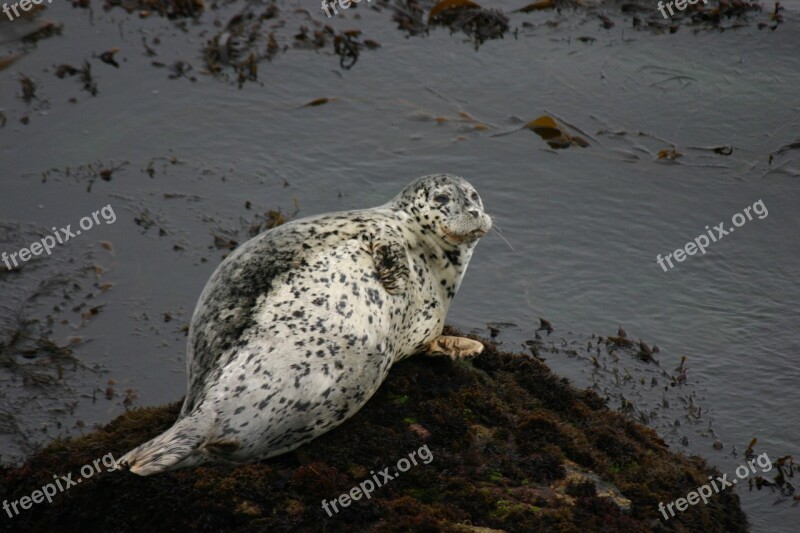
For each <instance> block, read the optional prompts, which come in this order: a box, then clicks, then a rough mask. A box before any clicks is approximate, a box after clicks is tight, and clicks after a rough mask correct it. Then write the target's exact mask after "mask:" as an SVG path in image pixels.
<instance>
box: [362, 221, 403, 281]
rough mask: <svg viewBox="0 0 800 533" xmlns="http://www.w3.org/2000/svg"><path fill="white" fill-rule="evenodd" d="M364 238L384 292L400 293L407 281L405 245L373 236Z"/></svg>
mask: <svg viewBox="0 0 800 533" xmlns="http://www.w3.org/2000/svg"><path fill="white" fill-rule="evenodd" d="M364 240H365V241H368V244H367V245H368V247H369V252H370V254H372V261H373V263H374V264H375V269H376V270H377V271H378V276H380V280H381V284H382V285H383V287H384V288H385V289H386V292H388V293H389V294H402V293H403V291H405V289H406V284H407V283H408V257H407V256H406V249H405V247H404V246H402V245H401V244H399V243H397V242H394V241H390V240H383V239H380V238H375V237H373V236H367V235H365V236H364Z"/></svg>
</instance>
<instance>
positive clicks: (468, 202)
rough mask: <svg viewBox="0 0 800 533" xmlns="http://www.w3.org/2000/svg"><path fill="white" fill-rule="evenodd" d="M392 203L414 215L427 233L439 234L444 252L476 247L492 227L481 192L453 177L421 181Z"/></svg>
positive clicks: (438, 177) (409, 187)
mask: <svg viewBox="0 0 800 533" xmlns="http://www.w3.org/2000/svg"><path fill="white" fill-rule="evenodd" d="M390 203H393V204H395V205H396V206H397V208H398V209H402V210H403V211H404V212H405V213H407V214H408V215H410V216H411V217H412V218H413V219H414V220H415V221H416V222H417V224H418V225H419V227H420V230H421V231H422V232H423V233H425V234H433V235H436V236H437V237H438V238H439V240H440V241H441V246H442V248H444V249H453V248H458V247H460V246H463V245H468V246H469V245H474V244H475V243H476V242H477V240H478V239H479V238H481V237H483V236H484V235H486V234H487V233H488V232H489V230H490V229H491V228H492V219H491V218H490V217H489V215H487V214H486V213H484V211H483V202H482V201H481V197H480V195H479V194H478V191H476V190H475V187H473V186H472V185H470V184H469V182H467V180H465V179H464V178H461V177H459V176H454V175H452V174H439V175H432V176H423V177H421V178H418V179H416V180H414V181H413V182H412V183H411V184H410V185H408V187H406V188H405V189H404V190H403V192H401V193H400V194H399V195H397V197H395V199H394V200H393V201H392V202H390Z"/></svg>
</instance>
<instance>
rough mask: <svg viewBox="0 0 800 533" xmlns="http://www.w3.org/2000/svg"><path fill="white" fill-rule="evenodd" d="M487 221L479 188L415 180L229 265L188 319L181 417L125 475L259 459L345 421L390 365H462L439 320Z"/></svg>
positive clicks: (467, 351) (130, 458) (462, 346)
mask: <svg viewBox="0 0 800 533" xmlns="http://www.w3.org/2000/svg"><path fill="white" fill-rule="evenodd" d="M490 228H491V219H490V218H489V216H488V215H486V214H485V213H484V211H483V204H482V202H481V199H480V197H479V196H478V194H477V192H476V191H475V189H474V188H473V187H472V186H471V185H470V184H469V183H467V182H466V181H465V180H464V179H462V178H459V177H456V176H452V175H446V174H445V175H435V176H424V177H422V178H419V179H417V180H415V181H414V182H412V183H411V184H410V185H409V186H408V187H406V188H405V189H404V190H403V192H401V193H400V194H399V195H398V196H396V197H395V198H394V199H393V200H391V201H390V202H388V203H387V204H384V205H382V206H380V207H376V208H373V209H365V210H360V211H348V212H340V213H331V214H325V215H319V216H316V217H311V218H304V219H299V220H296V221H293V222H290V223H287V224H284V225H282V226H279V227H277V228H274V229H271V230H269V231H266V232H264V233H262V234H260V235H258V236H256V237H254V238H253V239H251V240H249V241H248V242H246V243H244V244H243V245H242V246H240V247H239V248H237V249H236V250H235V251H234V252H233V253H231V254H230V256H229V257H227V258H226V259H225V260H224V261H223V262H222V263H221V264H220V265H219V267H218V268H217V270H216V271H215V272H214V274H213V275H212V276H211V279H210V280H209V281H208V283H207V284H206V287H205V289H204V290H203V293H202V295H201V296H200V300H199V302H198V304H197V308H196V309H195V312H194V316H193V317H192V322H191V327H190V330H189V342H188V371H189V390H188V394H187V396H186V399H185V402H184V405H183V409H182V411H181V414H180V417H179V419H178V421H177V422H176V423H175V425H174V426H173V427H172V428H170V429H169V430H167V431H166V432H165V433H163V434H162V435H160V436H158V437H156V438H155V439H153V440H151V441H149V442H147V443H145V444H143V445H141V446H139V447H138V448H136V449H134V450H132V451H130V452H129V453H128V454H126V455H125V456H124V457H123V458H122V459H121V460H120V463H122V464H127V465H128V466H129V468H130V470H131V471H133V472H135V473H137V474H141V475H150V474H154V473H157V472H161V471H165V470H171V469H175V468H182V467H186V466H191V465H196V464H200V463H204V462H209V461H223V462H247V461H254V460H258V459H266V458H269V457H273V456H276V455H279V454H282V453H285V452H288V451H291V450H293V449H295V448H297V447H298V446H300V445H302V444H304V443H306V442H308V441H310V440H312V439H314V438H315V437H318V436H320V435H322V434H323V433H325V432H327V431H329V430H330V429H332V428H334V427H336V426H338V425H339V424H341V423H342V422H344V421H345V420H347V419H348V418H349V417H351V416H353V415H354V414H355V413H356V412H357V411H358V410H359V409H361V407H363V406H364V404H365V403H366V402H367V400H369V398H370V397H371V396H372V395H373V394H374V393H375V391H376V390H377V389H378V387H379V386H380V384H381V383H382V382H383V380H384V379H385V378H386V375H387V374H388V372H389V369H390V368H391V367H392V365H393V364H394V363H395V362H397V361H399V360H401V359H404V358H406V357H408V356H410V355H412V354H414V353H417V352H428V353H431V354H447V355H450V356H459V355H461V356H463V355H472V354H476V353H480V350H481V349H482V348H483V347H482V345H480V343H478V342H476V341H471V340H469V339H462V338H456V337H441V336H440V335H441V332H442V328H443V326H444V319H445V315H446V314H447V310H448V308H449V306H450V302H451V301H452V299H453V297H454V296H455V294H456V291H457V290H458V288H459V285H460V284H461V280H462V279H463V276H464V272H465V270H466V267H467V263H468V262H469V260H470V257H471V255H472V251H473V248H474V246H475V244H476V243H477V240H478V239H479V238H480V237H481V236H483V235H485V234H486V232H488V230H489V229H490Z"/></svg>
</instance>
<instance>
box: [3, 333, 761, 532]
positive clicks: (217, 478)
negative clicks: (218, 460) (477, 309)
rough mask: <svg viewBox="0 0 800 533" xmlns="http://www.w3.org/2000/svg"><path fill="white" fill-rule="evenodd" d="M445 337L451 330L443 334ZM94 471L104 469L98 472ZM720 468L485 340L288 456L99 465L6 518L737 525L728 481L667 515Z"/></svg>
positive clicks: (17, 471)
mask: <svg viewBox="0 0 800 533" xmlns="http://www.w3.org/2000/svg"><path fill="white" fill-rule="evenodd" d="M451 333H452V332H451ZM179 408H180V404H179V403H175V404H172V405H168V406H163V407H151V408H141V409H136V410H133V411H131V412H129V413H126V414H125V415H122V416H120V417H118V418H117V419H116V420H114V421H112V422H111V423H110V424H108V425H107V426H105V427H103V428H101V429H99V430H97V431H95V432H93V433H91V434H89V435H87V436H85V437H82V438H79V439H70V440H60V441H56V442H54V443H52V444H51V445H49V446H48V447H47V448H45V449H43V450H42V451H40V452H38V453H36V454H35V455H33V456H32V457H30V458H29V459H28V461H27V462H26V463H25V464H24V465H22V466H21V467H18V468H12V467H0V481H1V482H2V483H0V500H9V501H13V500H19V499H20V498H21V497H22V496H25V495H30V494H31V493H32V492H33V491H34V490H36V489H39V488H41V487H42V486H43V485H45V484H47V483H50V482H52V481H53V475H54V474H55V475H58V476H61V475H66V474H68V473H70V472H71V473H72V476H73V478H74V479H76V478H78V477H80V469H81V467H82V466H83V465H87V464H91V463H92V462H93V461H94V460H95V459H98V458H100V457H102V456H104V455H106V454H108V453H112V454H113V456H114V457H120V456H122V454H124V453H125V452H127V451H128V450H129V449H131V448H132V447H134V446H135V445H137V444H140V443H141V442H143V441H145V440H147V439H149V438H152V437H154V436H156V435H158V434H159V433H161V432H162V431H164V430H165V429H167V428H168V427H169V426H170V425H171V424H172V422H173V421H174V420H175V419H176V417H177V415H178V412H179ZM424 445H427V446H428V449H429V450H430V451H431V452H432V454H433V460H432V461H430V463H429V464H423V462H419V464H418V465H417V466H412V467H411V468H410V469H409V470H408V471H406V472H404V473H401V474H400V475H399V476H397V477H396V479H393V480H392V481H390V482H386V484H385V485H383V486H381V487H379V488H376V489H375V491H374V492H373V493H372V495H371V498H370V499H365V498H361V499H360V500H358V501H353V502H352V503H351V504H350V505H349V506H348V507H346V508H342V507H341V506H340V507H339V511H340V512H338V513H335V514H333V516H332V517H329V516H328V514H327V513H326V511H325V510H323V508H322V506H321V502H322V500H323V499H326V500H328V501H331V500H334V499H336V498H337V497H338V496H339V495H340V494H342V493H345V492H349V491H350V489H351V488H352V487H355V486H357V485H358V484H359V483H361V482H362V481H364V480H365V479H371V477H372V475H371V473H370V471H374V472H378V471H380V470H383V469H384V468H385V467H389V471H390V472H396V471H397V469H396V467H395V465H396V464H397V461H398V460H400V459H402V458H404V457H408V456H409V454H410V453H411V452H413V451H416V450H418V449H420V447H421V446H424ZM103 470H105V468H103ZM712 473H716V472H715V471H714V470H712V469H710V468H709V467H708V466H707V465H706V464H705V462H704V461H703V460H701V459H699V458H696V457H692V458H687V457H684V456H682V455H677V454H673V453H670V452H669V451H668V450H667V449H666V446H665V445H664V443H663V441H662V440H661V439H660V438H659V437H658V436H657V435H656V433H655V432H654V431H653V430H651V429H649V428H647V427H644V426H642V425H640V424H637V423H636V422H633V421H631V420H629V419H628V418H626V417H625V416H623V415H621V414H618V413H616V412H612V411H610V410H609V409H608V408H607V407H606V405H605V403H604V401H603V400H602V399H601V398H600V397H598V396H597V395H596V394H594V393H593V392H591V391H586V390H578V389H575V388H574V387H572V386H571V385H570V384H569V383H568V382H567V380H565V379H561V378H559V377H557V376H556V375H554V374H553V373H552V372H551V371H550V370H549V369H548V368H547V367H546V366H545V365H544V364H543V363H541V362H539V361H537V360H536V359H533V358H531V357H529V356H526V355H519V354H510V353H504V352H501V351H499V350H497V349H496V348H495V347H494V346H492V345H491V344H488V345H487V349H486V350H485V351H484V353H483V354H482V355H480V356H479V357H477V358H475V359H473V360H471V361H468V362H451V361H449V360H448V359H446V358H433V357H415V358H412V359H410V360H407V361H404V362H402V363H400V364H398V365H397V366H396V367H395V368H394V369H392V371H391V373H390V375H389V377H388V379H387V380H386V382H385V383H384V384H383V385H382V386H381V388H380V390H379V391H378V392H377V393H376V395H375V397H373V398H372V399H371V400H370V401H369V402H368V403H367V405H366V407H364V409H362V410H361V412H359V413H358V414H357V415H356V416H355V417H353V418H352V419H351V420H349V421H347V422H345V424H344V425H343V426H341V427H339V428H337V429H335V430H333V431H331V432H330V433H328V434H326V435H324V436H322V437H320V438H319V439H317V440H315V441H313V442H312V443H310V444H308V445H306V446H303V447H302V448H300V449H299V450H297V451H296V452H294V453H290V454H286V455H284V456H282V457H277V458H274V459H271V460H268V461H264V462H260V463H254V464H248V465H240V466H227V465H214V466H207V467H198V468H189V469H184V470H179V471H175V472H169V473H165V474H159V475H155V476H153V477H149V478H142V477H139V476H136V475H133V474H130V473H128V472H105V471H103V472H102V473H100V474H95V475H93V476H92V477H90V478H88V479H85V480H83V481H82V483H81V484H79V485H75V486H73V487H71V488H70V489H69V490H66V491H64V492H61V493H59V494H58V495H56V496H55V498H54V500H53V503H47V502H46V501H44V502H42V503H38V504H34V505H33V507H32V508H30V509H28V510H21V512H20V514H19V515H18V516H14V517H13V518H9V517H8V516H7V514H6V513H5V512H3V514H2V519H0V530H4V531H12V530H28V531H46V530H56V529H57V530H60V531H79V530H80V531H142V530H149V529H158V530H185V529H190V528H191V529H198V530H215V531H219V530H235V531H251V530H252V531H264V530H269V531H354V530H355V531H458V532H465V531H474V532H477V531H545V530H547V531H576V532H577V531H587V530H588V531H600V530H605V531H653V530H672V531H701V530H725V531H746V530H747V521H746V518H745V515H744V513H743V512H742V511H741V509H740V507H739V499H738V496H736V494H735V493H733V492H732V491H723V492H721V493H720V494H717V495H715V496H714V498H713V499H712V500H711V501H710V502H709V504H708V505H702V504H699V505H695V506H693V507H690V508H689V509H688V510H687V511H685V512H683V513H678V514H677V516H675V517H674V518H671V519H670V520H669V521H666V522H665V521H663V519H662V518H661V515H660V513H659V511H658V508H657V506H658V503H659V502H660V501H663V502H664V503H668V502H671V501H672V500H674V499H676V498H678V497H684V496H685V495H686V494H687V493H688V492H690V491H692V490H694V489H695V488H696V487H698V486H700V485H702V484H704V483H705V482H706V481H707V479H708V476H709V475H710V474H712Z"/></svg>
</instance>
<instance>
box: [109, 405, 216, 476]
mask: <svg viewBox="0 0 800 533" xmlns="http://www.w3.org/2000/svg"><path fill="white" fill-rule="evenodd" d="M202 415H203V414H202V413H201V412H198V411H195V412H194V413H192V414H190V415H189V416H187V417H185V418H181V419H180V420H178V421H177V422H175V424H174V425H173V426H172V427H171V428H169V429H168V430H167V431H165V432H164V433H162V434H161V435H159V436H158V437H155V438H154V439H151V440H149V441H147V442H145V443H144V444H142V445H140V446H137V447H136V448H134V449H133V450H131V451H129V452H128V453H126V454H125V455H124V456H123V457H122V458H121V459H119V460H118V461H117V462H118V464H120V465H121V466H123V468H124V467H127V468H128V469H129V470H130V471H131V472H133V473H134V474H139V475H140V476H150V475H153V474H158V473H159V472H166V471H168V470H175V469H178V468H184V467H187V466H194V465H198V464H201V463H205V462H207V461H208V460H209V453H208V452H207V451H206V450H205V448H206V447H210V448H214V447H215V446H216V445H217V444H216V443H211V442H209V440H210V437H211V435H212V434H213V433H214V431H213V430H214V424H213V422H211V421H209V420H208V418H207V416H202ZM209 451H211V450H209Z"/></svg>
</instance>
